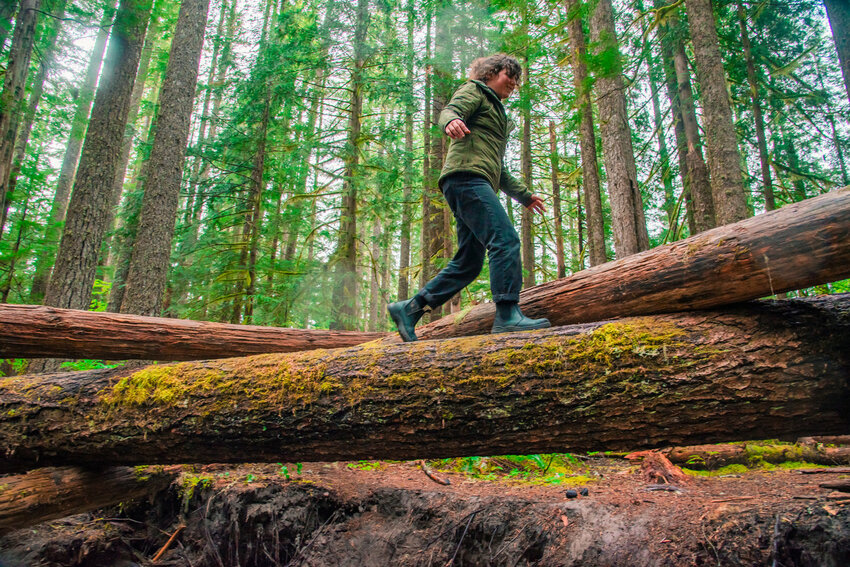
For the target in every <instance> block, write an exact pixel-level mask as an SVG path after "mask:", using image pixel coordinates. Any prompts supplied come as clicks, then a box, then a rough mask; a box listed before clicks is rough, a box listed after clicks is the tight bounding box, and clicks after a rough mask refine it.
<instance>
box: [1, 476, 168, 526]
mask: <svg viewBox="0 0 850 567" xmlns="http://www.w3.org/2000/svg"><path fill="white" fill-rule="evenodd" d="M178 472H179V471H176V470H165V469H162V468H160V467H145V468H141V469H140V468H131V467H110V468H106V469H101V470H98V469H81V468H77V467H60V468H44V469H37V470H34V471H30V472H28V473H26V474H23V475H17V476H5V477H2V478H0V486H2V489H0V534H2V533H3V532H6V531H11V530H19V529H22V528H26V527H29V526H33V525H35V524H39V523H41V522H46V521H48V520H53V519H56V518H63V517H65V516H69V515H71V514H78V513H81V512H88V511H90V510H94V509H96V508H102V507H104V506H109V505H110V504H115V503H116V502H128V501H130V500H133V499H135V498H140V497H143V496H150V495H153V494H155V493H157V492H159V491H160V490H162V489H164V488H167V487H168V485H169V484H171V482H172V481H173V480H174V478H175V477H176V476H177V473H178Z"/></svg>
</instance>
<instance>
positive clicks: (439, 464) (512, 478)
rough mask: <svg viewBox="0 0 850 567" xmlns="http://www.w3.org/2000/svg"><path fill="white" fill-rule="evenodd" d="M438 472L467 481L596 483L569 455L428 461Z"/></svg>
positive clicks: (572, 484)
mask: <svg viewBox="0 0 850 567" xmlns="http://www.w3.org/2000/svg"><path fill="white" fill-rule="evenodd" d="M428 465H429V466H431V467H432V468H434V469H436V470H437V471H440V472H448V473H460V474H463V475H465V476H466V477H467V478H469V479H471V480H486V481H508V482H517V483H528V484H542V485H568V486H576V485H583V484H587V483H588V482H593V481H594V480H596V477H594V476H588V475H587V474H586V473H587V471H586V467H584V465H583V464H582V463H581V461H580V460H579V459H578V458H577V457H576V456H575V455H573V454H570V453H553V454H544V455H499V456H491V457H459V458H452V459H439V460H433V461H428Z"/></svg>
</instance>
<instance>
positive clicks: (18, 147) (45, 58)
mask: <svg viewBox="0 0 850 567" xmlns="http://www.w3.org/2000/svg"><path fill="white" fill-rule="evenodd" d="M66 3H67V2H66V0H59V1H58V2H57V3H56V4H55V5H54V6H53V7H52V10H53V18H56V19H55V20H54V19H53V18H51V19H50V20H49V21H48V22H47V26H46V29H45V31H44V33H43V37H42V38H41V44H42V45H43V47H42V51H41V61H39V63H38V73H36V76H35V78H34V79H33V80H32V83H31V90H30V96H29V103H28V104H27V111H26V114H25V115H24V121H23V124H21V126H20V128H19V129H18V136H17V139H16V140H15V153H14V157H13V158H12V169H11V171H10V172H9V179H8V185H7V188H8V189H7V191H6V205H5V206H4V207H3V208H2V209H0V239H2V235H3V228H4V227H5V226H6V217H7V216H8V213H9V205H10V202H11V200H12V196H13V195H14V194H15V187H16V186H17V184H18V177H19V176H20V174H21V168H22V167H23V166H24V160H26V157H27V145H28V144H29V140H30V134H32V127H33V123H34V122H35V115H36V112H38V105H39V104H40V103H41V96H42V94H44V83H45V81H46V80H47V73H48V72H49V71H50V69H51V67H52V66H53V56H54V53H55V51H56V37H57V36H58V35H59V32H60V30H61V29H62V22H63V18H64V16H65V4H66Z"/></svg>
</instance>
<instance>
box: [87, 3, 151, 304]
mask: <svg viewBox="0 0 850 567" xmlns="http://www.w3.org/2000/svg"><path fill="white" fill-rule="evenodd" d="M158 24H159V18H157V17H153V18H151V24H150V28H149V29H148V33H147V34H145V45H144V47H143V48H142V54H141V56H140V61H139V70H138V72H137V73H136V82H135V84H134V85H133V93H132V94H131V95H130V111H129V112H128V113H127V126H126V127H125V128H124V139H123V140H122V142H121V150H120V158H119V159H118V166H117V167H116V168H115V179H114V181H113V182H112V197H111V201H110V203H109V206H110V207H111V208H112V210H114V211H117V210H118V207H119V206H120V205H121V195H122V194H123V193H124V181H125V179H126V178H127V167H128V166H129V165H130V153H131V151H132V149H133V143H134V142H135V141H136V134H137V133H138V130H137V129H136V122H137V121H138V119H139V111H140V110H141V105H142V96H143V95H144V92H145V85H147V84H148V80H147V79H148V69H149V68H150V63H151V56H152V55H153V44H154V43H156V42H157V41H159V33H158V32H159V30H158V27H159V25H158ZM156 99H157V101H158V100H159V95H156ZM153 106H154V107H157V106H158V104H155V105H153ZM146 133H147V132H146ZM140 153H142V154H144V153H145V152H140ZM135 186H136V188H138V189H141V188H142V186H143V184H142V183H138V182H137V183H136V184H135ZM136 219H137V220H136V225H137V226H138V216H136ZM122 223H123V219H122V218H121V215H115V216H114V217H113V218H112V219H111V222H110V223H109V230H108V231H107V234H106V236H105V237H104V239H103V244H102V245H101V250H103V251H104V253H105V257H104V258H103V259H102V261H103V264H104V266H106V267H112V268H115V266H116V264H117V263H118V258H122V257H123V258H124V259H125V260H126V261H125V262H124V265H123V266H122V267H121V268H120V269H113V270H112V272H111V273H112V276H113V277H112V283H113V286H114V287H119V286H120V287H121V299H122V301H123V298H124V286H125V282H126V280H127V268H128V267H129V256H130V254H131V253H132V243H128V242H126V239H124V238H121V237H119V238H115V237H114V233H115V232H116V228H119V229H120V228H123V225H122ZM134 240H135V237H134ZM116 241H117V244H116ZM128 245H130V247H131V249H128V250H124V248H125V247H126V246H128ZM119 272H121V273H122V276H121V278H120V279H119V278H116V277H115V275H116V274H117V273H119ZM118 308H119V309H120V308H121V306H120V305H119V306H118Z"/></svg>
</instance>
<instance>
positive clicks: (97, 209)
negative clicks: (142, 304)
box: [44, 0, 151, 309]
mask: <svg viewBox="0 0 850 567" xmlns="http://www.w3.org/2000/svg"><path fill="white" fill-rule="evenodd" d="M150 10H151V3H150V2H147V1H146V0H122V1H121V5H120V7H119V9H118V14H117V15H116V18H115V24H114V25H113V26H112V36H111V38H110V41H109V48H108V49H107V54H106V73H104V76H102V77H101V80H100V86H99V87H98V90H97V95H96V97H95V101H94V108H93V110H92V118H91V123H90V124H89V128H88V133H87V134H86V140H85V144H84V146H83V150H82V156H81V158H80V167H79V171H78V172H77V178H76V182H75V183H74V190H73V193H72V195H71V202H70V205H69V207H68V218H67V219H66V220H65V229H64V232H63V234H62V241H61V243H60V245H59V252H58V253H57V255H56V265H55V266H54V270H53V276H52V277H51V279H50V284H49V285H48V288H47V294H46V295H45V298H44V303H45V305H52V306H54V307H64V308H70V309H87V308H88V307H89V303H90V301H91V292H92V284H93V283H94V278H95V271H96V269H97V259H98V254H99V252H100V244H101V240H102V239H103V233H104V231H105V230H106V227H107V226H108V224H109V221H110V218H111V216H112V211H110V210H109V203H110V202H111V198H110V197H111V193H112V183H113V181H114V179H115V168H116V167H117V165H118V159H119V155H118V151H117V150H118V148H120V147H121V140H122V138H123V137H124V127H125V125H126V123H127V114H128V112H129V110H130V95H131V93H132V90H133V84H134V82H135V78H136V71H137V68H138V64H139V55H140V53H141V49H142V43H143V42H144V38H145V31H146V30H147V26H148V19H149V17H150Z"/></svg>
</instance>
